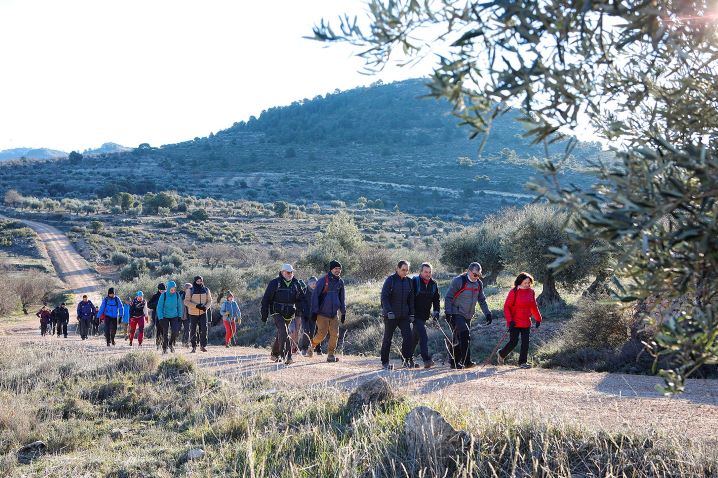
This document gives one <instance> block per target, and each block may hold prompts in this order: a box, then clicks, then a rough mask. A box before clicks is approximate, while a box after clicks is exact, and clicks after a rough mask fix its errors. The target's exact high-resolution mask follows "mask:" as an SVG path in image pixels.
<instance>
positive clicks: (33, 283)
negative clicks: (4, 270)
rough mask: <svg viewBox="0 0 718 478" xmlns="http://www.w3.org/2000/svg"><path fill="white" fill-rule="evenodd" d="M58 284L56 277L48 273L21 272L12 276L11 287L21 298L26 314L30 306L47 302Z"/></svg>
mask: <svg viewBox="0 0 718 478" xmlns="http://www.w3.org/2000/svg"><path fill="white" fill-rule="evenodd" d="M56 286H57V283H56V282H55V279H54V278H52V277H50V276H48V275H46V274H21V275H17V276H14V277H11V278H10V288H11V289H12V291H13V292H14V293H15V295H16V297H17V298H18V299H19V300H20V305H21V306H22V311H23V313H25V314H27V313H28V307H29V306H31V305H34V304H39V303H41V302H46V301H47V299H48V297H49V296H50V294H52V292H53V291H54V290H55V288H56Z"/></svg>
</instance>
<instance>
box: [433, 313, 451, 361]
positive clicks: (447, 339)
mask: <svg viewBox="0 0 718 478" xmlns="http://www.w3.org/2000/svg"><path fill="white" fill-rule="evenodd" d="M440 321H441V318H439V319H437V320H436V326H437V327H438V328H439V330H440V331H441V334H442V335H443V336H444V348H445V349H446V352H447V353H448V354H449V357H451V360H453V361H454V363H456V358H455V356H454V352H453V349H454V347H455V344H454V341H453V339H450V338H449V336H448V335H446V332H444V328H443V327H442V326H441V323H440ZM452 335H453V334H452ZM449 344H451V350H449ZM444 363H446V362H444Z"/></svg>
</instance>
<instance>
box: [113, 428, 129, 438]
mask: <svg viewBox="0 0 718 478" xmlns="http://www.w3.org/2000/svg"><path fill="white" fill-rule="evenodd" d="M126 433H127V431H126V430H123V429H121V428H113V429H112V430H110V438H112V439H113V440H120V439H122V438H124V437H125V434H126Z"/></svg>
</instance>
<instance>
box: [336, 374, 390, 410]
mask: <svg viewBox="0 0 718 478" xmlns="http://www.w3.org/2000/svg"><path fill="white" fill-rule="evenodd" d="M396 400H397V397H396V395H395V394H394V392H393V391H392V389H391V386H390V385H389V382H387V381H386V379H385V378H383V377H378V378H375V379H373V380H370V381H368V382H366V383H363V384H361V385H359V387H357V389H356V390H354V391H353V392H352V394H351V395H349V400H347V408H348V409H349V413H350V415H354V414H356V413H358V412H360V411H362V410H363V409H364V408H365V407H370V406H372V407H375V406H377V405H386V404H387V403H389V402H392V401H396Z"/></svg>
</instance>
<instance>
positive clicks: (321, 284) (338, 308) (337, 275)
mask: <svg viewBox="0 0 718 478" xmlns="http://www.w3.org/2000/svg"><path fill="white" fill-rule="evenodd" d="M341 275H342V265H341V264H340V263H339V261H336V260H333V261H331V262H330V263H329V271H328V272H327V274H326V275H325V276H322V277H320V278H319V280H318V281H317V287H316V289H315V290H314V293H313V294H312V313H311V317H312V319H314V320H316V324H317V332H316V334H315V335H314V338H313V339H312V343H311V344H309V349H308V350H307V357H311V356H312V355H313V353H314V348H315V347H317V346H319V345H321V343H322V340H324V337H326V336H327V334H329V347H328V348H327V362H338V359H337V358H336V356H335V355H334V352H335V351H336V349H337V342H338V341H339V322H341V323H342V324H343V323H344V321H345V320H346V317H347V308H346V303H345V300H344V299H345V296H344V281H343V280H342V278H341ZM340 312H341V319H338V318H337V316H338V314H339V313H340Z"/></svg>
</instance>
